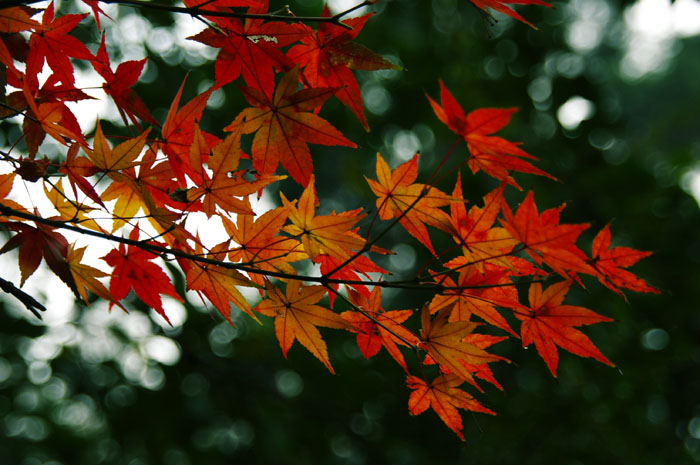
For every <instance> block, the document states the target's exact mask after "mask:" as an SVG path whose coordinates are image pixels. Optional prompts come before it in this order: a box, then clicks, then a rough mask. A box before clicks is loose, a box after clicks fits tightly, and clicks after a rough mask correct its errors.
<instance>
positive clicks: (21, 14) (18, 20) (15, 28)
mask: <svg viewBox="0 0 700 465" xmlns="http://www.w3.org/2000/svg"><path fill="white" fill-rule="evenodd" d="M35 11H36V10H35ZM30 12H31V10H29V9H28V8H26V7H23V6H15V7H11V8H2V9H0V33H2V34H14V33H16V32H22V31H28V30H31V29H36V30H42V29H44V26H42V25H41V23H38V22H36V21H34V20H33V19H32V18H31V17H32V15H31V14H29V13H30Z"/></svg>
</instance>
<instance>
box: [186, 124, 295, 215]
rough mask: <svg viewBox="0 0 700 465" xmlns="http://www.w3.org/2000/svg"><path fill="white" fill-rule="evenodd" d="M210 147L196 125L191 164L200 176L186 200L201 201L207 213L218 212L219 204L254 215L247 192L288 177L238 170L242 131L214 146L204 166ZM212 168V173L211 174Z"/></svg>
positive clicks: (222, 208)
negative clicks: (250, 174) (250, 175)
mask: <svg viewBox="0 0 700 465" xmlns="http://www.w3.org/2000/svg"><path fill="white" fill-rule="evenodd" d="M208 152H209V147H208V146H207V142H206V141H205V140H204V137H203V136H202V133H201V132H200V131H199V127H198V126H195V133H194V141H193V142H192V147H191V148H190V166H191V167H192V169H193V170H194V171H195V172H196V173H197V174H199V175H200V176H201V181H200V182H199V183H198V185H197V187H193V188H191V189H189V190H188V191H187V200H188V201H190V202H194V201H200V200H201V202H202V210H203V211H204V213H206V215H207V217H209V218H211V217H212V216H213V215H215V214H216V211H217V207H218V208H219V209H221V210H223V211H225V212H231V213H242V214H245V215H253V214H254V212H253V210H252V208H251V207H250V203H249V202H248V196H249V195H250V194H253V193H255V192H258V191H259V190H261V189H262V188H264V187H265V186H267V185H268V184H270V183H272V182H275V181H279V180H281V179H284V178H286V176H269V175H259V176H257V177H256V178H255V179H253V180H250V181H249V180H247V179H246V178H245V177H244V176H245V175H246V171H245V170H238V171H236V168H238V162H239V160H240V159H241V135H240V133H239V132H234V133H231V134H230V135H229V136H228V137H227V138H226V139H224V140H223V141H221V142H219V143H218V144H217V145H216V146H215V147H214V148H212V149H211V154H210V155H209V157H208V161H207V168H208V169H205V168H204V164H203V160H202V153H208ZM208 171H211V177H210V176H209V174H208Z"/></svg>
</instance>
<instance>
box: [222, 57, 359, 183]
mask: <svg viewBox="0 0 700 465" xmlns="http://www.w3.org/2000/svg"><path fill="white" fill-rule="evenodd" d="M298 74H299V70H298V68H296V67H295V68H294V69H292V70H291V71H289V72H288V73H285V75H284V76H283V77H282V79H281V80H280V82H279V84H278V85H277V89H276V90H275V94H274V96H273V98H272V99H270V98H269V97H268V96H266V95H265V94H264V93H262V92H261V91H260V90H258V89H255V88H252V87H243V88H241V92H242V93H243V96H244V97H245V98H246V100H247V101H248V103H250V104H251V105H252V107H249V108H246V109H245V110H243V111H242V112H241V113H240V114H239V115H238V116H236V119H235V120H234V121H233V123H231V124H230V125H228V126H227V127H225V128H224V129H225V130H226V131H235V130H236V129H237V128H239V127H240V131H241V132H242V133H243V134H250V133H253V132H255V137H254V138H253V147H252V157H253V168H254V169H255V170H256V171H258V172H259V173H261V174H263V175H265V174H273V173H274V172H275V170H277V165H278V164H279V163H281V164H282V167H283V168H284V169H285V170H287V172H288V173H289V174H290V176H291V177H292V179H294V180H295V181H296V182H298V183H299V184H301V185H302V186H304V187H306V185H307V184H308V183H309V179H311V174H312V173H313V162H312V160H311V154H310V153H309V147H308V145H307V144H320V145H331V146H332V145H342V146H346V147H353V148H354V147H357V146H356V145H355V144H354V143H352V142H350V141H349V140H348V139H346V138H345V136H343V134H342V133H341V132H340V131H338V130H337V129H336V128H335V127H333V126H332V125H331V124H330V123H329V122H328V121H326V120H324V119H323V118H321V117H320V116H318V115H317V114H315V113H314V112H313V110H315V109H316V108H317V107H319V106H321V105H322V104H323V102H325V101H326V100H327V99H328V98H329V97H331V96H332V95H333V94H335V92H336V90H337V88H330V87H321V88H318V89H301V90H299V91H297V87H298V85H299V80H298ZM256 131H257V132H256Z"/></svg>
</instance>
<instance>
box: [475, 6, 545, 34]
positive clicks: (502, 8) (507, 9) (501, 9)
mask: <svg viewBox="0 0 700 465" xmlns="http://www.w3.org/2000/svg"><path fill="white" fill-rule="evenodd" d="M469 1H470V2H472V4H473V5H474V6H475V7H477V8H479V9H481V10H483V11H485V12H486V14H489V13H488V10H487V9H486V7H489V8H491V9H492V10H496V11H498V12H500V13H503V14H505V15H508V16H510V17H511V18H514V19H517V20H518V21H520V22H521V23H525V24H527V25H528V26H530V27H531V28H533V29H537V28H536V27H535V26H534V25H533V24H532V23H530V22H529V21H528V20H526V19H525V18H523V17H522V16H520V15H519V14H518V13H516V12H515V10H513V9H512V8H510V7H508V6H506V4H516V5H542V6H546V7H549V8H552V5H550V4H549V3H547V2H543V1H542V0H469Z"/></svg>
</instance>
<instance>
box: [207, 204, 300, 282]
mask: <svg viewBox="0 0 700 465" xmlns="http://www.w3.org/2000/svg"><path fill="white" fill-rule="evenodd" d="M288 215H289V210H288V209H287V208H284V207H278V208H275V209H272V210H269V211H267V212H265V213H263V214H262V215H260V216H259V217H258V218H254V217H253V216H252V215H237V217H236V223H233V222H232V221H231V220H229V219H228V218H226V217H221V221H222V222H223V224H224V228H225V229H226V232H227V234H228V235H229V236H230V237H231V240H232V241H233V242H235V243H236V244H238V245H239V247H233V248H231V249H230V250H229V254H228V258H229V260H231V261H232V262H242V263H244V264H247V265H250V266H254V267H255V268H258V269H260V270H269V271H275V272H282V273H287V274H290V275H293V274H296V271H295V270H294V268H293V267H292V266H291V265H290V263H292V262H295V261H298V260H302V259H305V258H308V255H307V254H306V253H304V252H303V251H302V248H301V243H300V242H299V241H298V240H297V239H295V238H291V237H284V236H280V235H279V232H280V231H281V230H282V226H283V225H284V223H285V222H286V221H287V217H288ZM250 279H251V280H252V281H253V282H255V283H257V284H258V285H264V283H265V280H264V277H263V275H262V274H257V273H250Z"/></svg>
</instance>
